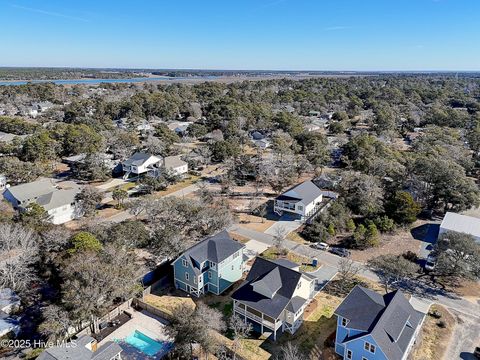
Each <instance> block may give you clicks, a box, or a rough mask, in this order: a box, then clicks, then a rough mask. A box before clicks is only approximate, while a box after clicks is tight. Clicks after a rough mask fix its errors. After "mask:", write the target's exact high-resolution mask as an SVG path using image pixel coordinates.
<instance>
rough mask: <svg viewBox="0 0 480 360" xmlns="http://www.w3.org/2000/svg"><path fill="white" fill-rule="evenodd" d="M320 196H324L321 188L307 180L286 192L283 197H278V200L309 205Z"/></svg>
mask: <svg viewBox="0 0 480 360" xmlns="http://www.w3.org/2000/svg"><path fill="white" fill-rule="evenodd" d="M320 195H322V191H321V190H320V188H319V187H318V186H317V185H315V184H314V183H313V182H312V181H311V180H307V181H304V182H303V183H301V184H298V185H296V186H294V187H292V188H291V189H289V190H287V191H285V192H284V193H283V194H282V195H280V196H279V197H277V200H289V201H295V200H296V201H302V202H303V203H304V204H309V203H311V202H312V201H313V200H315V199H316V198H318V197H319V196H320Z"/></svg>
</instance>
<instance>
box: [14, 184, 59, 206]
mask: <svg viewBox="0 0 480 360" xmlns="http://www.w3.org/2000/svg"><path fill="white" fill-rule="evenodd" d="M53 190H55V186H54V185H53V182H52V180H50V179H41V180H37V181H34V182H30V183H26V184H20V185H16V186H11V187H9V188H8V189H7V191H9V192H10V193H11V194H12V195H13V196H14V197H15V199H17V200H18V201H25V200H30V199H35V198H37V197H39V196H41V195H45V194H48V193H50V192H52V191H53Z"/></svg>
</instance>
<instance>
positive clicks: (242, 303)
mask: <svg viewBox="0 0 480 360" xmlns="http://www.w3.org/2000/svg"><path fill="white" fill-rule="evenodd" d="M314 294H315V278H314V277H312V276H310V275H308V274H306V273H302V272H300V271H299V266H298V265H297V264H295V263H293V262H291V261H288V260H276V261H271V260H267V259H264V258H261V257H257V258H256V259H255V262H254V263H253V265H252V268H251V270H250V272H249V273H248V276H247V278H246V280H245V282H244V283H243V284H242V285H241V286H240V287H239V288H238V289H237V290H236V291H235V292H234V293H233V294H232V299H233V311H234V313H235V314H236V315H238V316H240V317H241V318H242V319H244V320H245V321H248V322H250V323H251V324H252V326H253V329H254V331H256V332H258V333H260V334H267V335H268V336H269V337H270V338H272V339H273V340H274V341H275V340H276V339H277V337H278V336H279V335H280V334H282V333H283V332H284V331H288V332H289V333H291V334H294V333H295V332H296V331H297V330H298V328H299V327H300V325H301V324H302V323H303V312H304V310H305V308H306V306H307V305H308V304H309V302H310V300H311V299H312V298H313V296H314Z"/></svg>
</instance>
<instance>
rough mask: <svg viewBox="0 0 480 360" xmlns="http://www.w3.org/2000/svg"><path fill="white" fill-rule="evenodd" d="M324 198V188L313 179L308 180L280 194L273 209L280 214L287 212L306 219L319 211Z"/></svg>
mask: <svg viewBox="0 0 480 360" xmlns="http://www.w3.org/2000/svg"><path fill="white" fill-rule="evenodd" d="M322 200H323V192H322V190H320V188H319V187H318V186H317V185H315V184H314V183H313V182H312V181H311V180H307V181H304V182H303V183H301V184H298V185H296V186H294V187H292V188H291V189H289V190H287V191H286V192H284V193H283V194H281V195H280V196H278V197H277V198H276V199H275V203H274V207H273V210H274V211H275V212H276V213H277V214H279V215H282V214H283V213H285V212H286V213H290V214H294V215H296V216H297V217H298V218H299V219H300V220H305V219H308V218H309V217H310V216H312V215H313V214H315V213H316V212H317V210H318V209H319V207H320V206H321V203H322Z"/></svg>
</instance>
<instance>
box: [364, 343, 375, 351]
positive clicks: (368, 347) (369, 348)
mask: <svg viewBox="0 0 480 360" xmlns="http://www.w3.org/2000/svg"><path fill="white" fill-rule="evenodd" d="M364 349H365V350H367V351H370V352H371V353H372V354H375V345H372V344H370V343H369V342H367V341H365V346H364Z"/></svg>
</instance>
